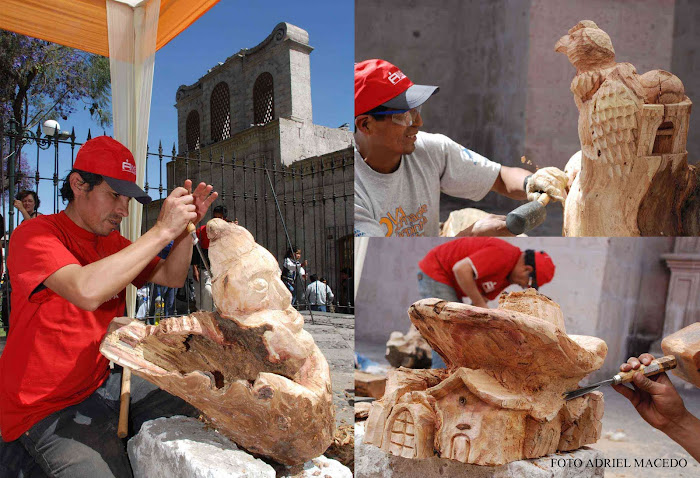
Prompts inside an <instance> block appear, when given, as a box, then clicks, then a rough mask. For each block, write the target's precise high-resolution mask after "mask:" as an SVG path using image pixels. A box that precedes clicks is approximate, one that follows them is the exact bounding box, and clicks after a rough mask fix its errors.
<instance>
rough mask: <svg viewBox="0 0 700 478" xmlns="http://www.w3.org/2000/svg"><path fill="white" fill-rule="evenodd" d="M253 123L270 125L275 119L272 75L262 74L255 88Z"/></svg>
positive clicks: (256, 81)
mask: <svg viewBox="0 0 700 478" xmlns="http://www.w3.org/2000/svg"><path fill="white" fill-rule="evenodd" d="M253 118H254V119H253V122H254V123H255V124H265V123H269V122H270V121H272V120H273V119H274V118H275V94H274V92H273V90H272V75H271V74H270V73H268V72H265V73H261V74H260V76H258V79H257V80H255V85H254V86H253Z"/></svg>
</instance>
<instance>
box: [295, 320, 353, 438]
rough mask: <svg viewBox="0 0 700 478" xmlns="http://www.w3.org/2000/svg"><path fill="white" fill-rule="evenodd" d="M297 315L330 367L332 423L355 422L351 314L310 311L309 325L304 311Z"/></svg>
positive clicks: (348, 423) (347, 423) (349, 423)
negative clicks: (333, 408) (333, 409)
mask: <svg viewBox="0 0 700 478" xmlns="http://www.w3.org/2000/svg"><path fill="white" fill-rule="evenodd" d="M301 315H302V316H303V317H304V330H306V331H307V332H309V333H310V334H311V336H312V337H313V338H314V341H315V342H316V345H318V348H319V349H320V350H321V353H323V355H324V356H325V357H326V360H327V361H328V365H329V367H330V369H331V382H332V384H333V404H334V405H335V421H336V425H338V426H340V425H343V424H346V425H351V424H353V423H354V422H355V408H354V406H353V403H354V394H353V390H354V388H355V378H354V375H353V374H354V370H355V368H354V363H355V356H354V348H355V347H354V342H355V317H354V316H353V315H347V314H331V313H327V312H314V313H313V324H312V323H311V316H310V315H309V312H308V311H303V312H301Z"/></svg>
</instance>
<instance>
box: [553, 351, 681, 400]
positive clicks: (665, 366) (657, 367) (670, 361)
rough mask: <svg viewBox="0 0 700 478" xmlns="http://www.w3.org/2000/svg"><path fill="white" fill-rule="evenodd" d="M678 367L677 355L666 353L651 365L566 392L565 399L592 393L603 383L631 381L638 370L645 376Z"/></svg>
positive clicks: (615, 383) (613, 383)
mask: <svg viewBox="0 0 700 478" xmlns="http://www.w3.org/2000/svg"><path fill="white" fill-rule="evenodd" d="M674 368H676V357H674V356H673V355H666V356H665V357H661V358H658V359H654V360H652V361H651V363H650V364H649V365H646V366H645V365H644V364H642V365H640V366H639V368H638V369H637V370H630V371H629V372H620V373H618V374H617V375H615V376H614V377H613V378H611V379H609V380H603V381H602V382H598V383H594V384H593V385H589V386H587V387H582V388H579V389H576V390H572V391H570V392H566V393H564V400H571V399H572V398H576V397H580V396H583V395H585V394H587V393H591V392H592V391H594V390H597V389H598V388H600V387H601V386H603V385H618V384H620V383H629V382H631V381H632V377H634V374H635V373H636V372H642V373H643V374H644V376H646V377H651V376H652V375H656V374H659V373H661V372H665V371H666V370H672V369H674Z"/></svg>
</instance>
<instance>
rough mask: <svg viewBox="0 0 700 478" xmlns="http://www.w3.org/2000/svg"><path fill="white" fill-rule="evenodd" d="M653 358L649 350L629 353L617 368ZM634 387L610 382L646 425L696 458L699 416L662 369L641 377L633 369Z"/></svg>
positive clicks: (699, 451) (625, 368)
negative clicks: (639, 353)
mask: <svg viewBox="0 0 700 478" xmlns="http://www.w3.org/2000/svg"><path fill="white" fill-rule="evenodd" d="M652 360H654V356H653V355H651V354H642V355H640V356H639V358H636V357H630V358H629V359H628V360H627V362H626V363H623V364H622V365H621V366H620V371H621V372H629V371H630V370H637V369H639V366H640V364H644V366H647V365H649V364H650V363H651V361H652ZM632 384H633V385H634V388H629V387H627V386H625V385H623V384H620V385H613V388H614V389H615V391H617V392H618V393H620V394H622V395H624V397H625V398H626V399H627V400H629V401H630V402H631V403H632V405H634V408H635V409H636V410H637V413H639V415H640V416H641V417H642V418H643V419H644V421H646V422H647V423H648V424H649V425H651V426H652V427H654V428H656V429H657V430H661V431H662V432H663V433H665V434H666V435H667V436H668V437H669V438H670V439H671V440H673V441H675V442H676V443H678V444H679V445H680V446H682V447H683V448H684V449H685V451H687V452H688V453H690V455H691V456H692V457H693V458H695V459H696V460H697V461H700V419H698V417H696V416H695V415H693V414H692V413H690V412H689V411H688V409H687V408H685V403H683V399H682V398H681V396H680V395H678V391H677V390H676V387H674V386H673V383H672V382H671V380H670V379H669V378H668V375H666V373H665V372H664V373H660V374H658V375H652V376H651V377H645V376H644V375H643V374H641V373H635V374H634V378H633V379H632Z"/></svg>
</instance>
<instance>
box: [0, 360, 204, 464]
mask: <svg viewBox="0 0 700 478" xmlns="http://www.w3.org/2000/svg"><path fill="white" fill-rule="evenodd" d="M120 389H121V369H118V370H115V371H113V372H112V373H111V374H110V377H109V378H108V379H107V380H106V381H105V383H104V384H103V385H102V386H101V387H100V388H98V389H97V390H96V391H95V393H93V394H92V395H90V396H89V397H88V398H86V399H85V400H84V401H82V402H80V403H78V404H77V405H72V406H70V407H68V408H64V409H63V410H59V411H58V412H55V413H53V414H51V415H49V416H48V417H46V418H44V419H43V420H41V421H40V422H38V423H36V424H35V425H34V426H33V427H32V428H30V429H29V430H28V431H27V432H26V433H24V434H23V435H22V436H20V437H19V438H18V439H17V440H15V441H13V442H9V443H5V442H2V441H0V478H6V477H7V478H15V477H22V478H26V477H42V478H43V477H46V476H49V477H60V478H64V477H65V478H82V477H85V478H88V477H89V478H94V477H115V478H121V477H127V478H129V477H131V476H133V475H132V472H131V465H130V464H129V457H128V455H127V453H126V445H125V444H126V441H125V440H122V439H121V438H119V437H117V421H118V417H119V392H120ZM196 414H197V410H196V409H195V408H194V407H192V406H191V405H190V404H188V403H187V402H185V401H184V400H181V399H180V398H178V397H174V396H172V395H170V394H169V393H167V392H165V391H163V390H160V389H159V388H158V387H156V386H155V385H153V384H151V383H150V382H148V381H146V380H144V379H142V378H140V377H137V376H135V375H132V377H131V407H130V410H129V438H130V437H131V436H133V435H135V434H136V433H138V431H139V430H140V429H141V425H143V423H144V422H146V421H148V420H152V419H154V418H158V417H170V416H173V415H186V416H196Z"/></svg>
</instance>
